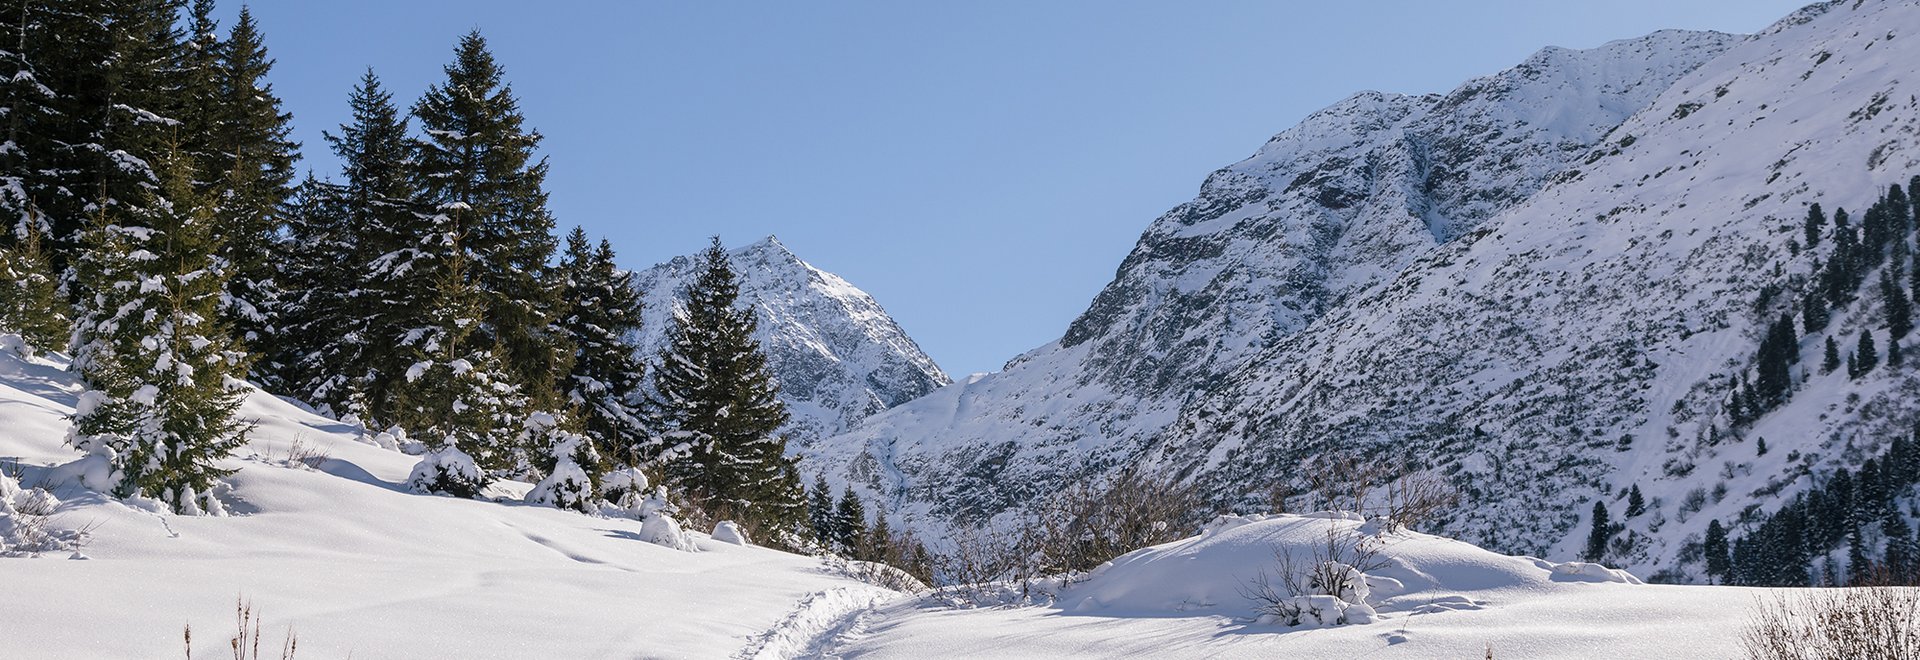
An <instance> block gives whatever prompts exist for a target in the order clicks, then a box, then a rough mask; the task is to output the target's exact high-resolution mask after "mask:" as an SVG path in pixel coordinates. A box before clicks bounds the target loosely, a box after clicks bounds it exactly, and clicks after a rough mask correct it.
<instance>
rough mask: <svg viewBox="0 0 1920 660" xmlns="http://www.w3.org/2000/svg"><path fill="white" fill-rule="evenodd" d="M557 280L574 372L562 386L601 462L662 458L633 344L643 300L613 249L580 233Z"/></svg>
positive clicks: (571, 238) (632, 462)
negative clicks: (561, 291)
mask: <svg viewBox="0 0 1920 660" xmlns="http://www.w3.org/2000/svg"><path fill="white" fill-rule="evenodd" d="M559 274H560V276H561V277H562V284H563V286H564V287H565V290H566V293H565V299H566V301H567V303H568V304H569V309H568V312H567V314H566V316H565V317H563V318H562V319H561V320H560V327H561V328H562V329H563V330H564V331H565V332H566V334H567V337H568V338H569V340H570V343H571V344H572V345H573V347H574V354H573V360H572V362H573V369H572V371H571V373H569V374H568V375H567V377H566V378H565V379H563V380H562V381H561V382H560V383H559V384H558V386H559V387H560V388H561V390H562V391H563V392H565V393H566V396H567V399H568V402H569V403H570V404H571V405H572V406H573V407H574V408H575V409H576V410H578V411H579V415H578V416H579V417H580V419H581V421H582V432H583V433H585V435H586V436H587V437H588V438H589V439H591V440H592V442H593V446H594V449H595V450H596V451H598V452H599V455H600V456H601V457H602V458H603V459H605V460H608V461H612V462H613V463H614V464H617V465H622V466H637V465H639V464H640V463H641V457H643V456H650V455H653V454H656V453H658V451H657V449H655V448H653V447H651V446H650V444H651V437H650V435H649V433H648V432H647V426H648V425H647V424H646V423H645V421H643V419H642V414H643V413H642V411H641V404H642V399H641V390H642V387H643V386H644V385H645V380H644V376H645V369H644V367H643V365H642V364H641V362H640V360H639V358H636V357H635V356H634V347H633V345H632V344H630V343H629V342H628V341H627V337H628V336H630V335H632V334H633V333H634V332H637V331H638V330H639V329H640V293H639V291H638V290H636V289H634V286H633V276H632V274H630V273H627V272H625V271H622V270H620V269H619V267H618V266H617V265H615V264H614V256H613V246H612V244H610V243H608V242H607V241H605V240H602V241H600V245H599V247H598V248H595V247H593V246H592V245H591V244H590V243H588V242H587V234H586V232H585V231H584V230H582V229H580V228H579V227H575V228H574V229H573V233H572V234H569V235H568V236H567V248H566V252H565V253H564V254H563V255H562V257H561V261H560V268H559Z"/></svg>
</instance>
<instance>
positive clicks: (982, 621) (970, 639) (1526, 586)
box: [834, 516, 1767, 659]
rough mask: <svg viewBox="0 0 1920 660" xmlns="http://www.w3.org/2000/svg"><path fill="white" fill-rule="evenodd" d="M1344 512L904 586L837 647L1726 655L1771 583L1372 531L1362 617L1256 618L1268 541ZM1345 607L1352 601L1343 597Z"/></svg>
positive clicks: (1167, 654)
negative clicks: (1007, 598) (943, 585)
mask: <svg viewBox="0 0 1920 660" xmlns="http://www.w3.org/2000/svg"><path fill="white" fill-rule="evenodd" d="M1367 527H1368V526H1367V525H1363V524H1362V523H1360V522H1359V521H1357V520H1349V519H1342V518H1339V517H1337V516H1332V517H1317V516H1274V517H1259V516H1256V517H1248V518H1228V519H1223V520H1220V521H1217V522H1216V523H1215V524H1214V525H1213V526H1211V527H1210V528H1209V529H1208V530H1207V531H1206V532H1204V533H1202V534H1201V535H1200V536H1197V537H1193V538H1189V539H1185V540H1181V541H1176V542H1173V543H1169V544H1166V545H1161V546H1155V547H1153V548H1148V549H1145V550H1140V551H1137V552H1133V553H1130V554H1128V555H1125V556H1122V557H1119V558H1117V559H1115V560H1114V561H1112V562H1111V563H1109V564H1108V565H1106V566H1103V567H1101V568H1099V569H1097V570H1096V571H1094V572H1093V573H1092V574H1091V575H1090V576H1088V578H1087V579H1086V581H1084V582H1079V583H1076V584H1073V585H1071V586H1068V587H1066V588H1064V589H1062V590H1059V591H1058V592H1057V595H1058V597H1057V599H1055V600H1054V601H1053V602H1051V603H1049V604H1046V605H1043V606H1035V607H1017V608H1005V607H995V608H981V609H953V608H947V607H940V606H938V605H935V604H931V603H929V602H927V601H915V600H898V601H894V602H892V603H890V604H887V605H885V606H883V607H881V608H880V609H879V610H878V611H876V612H874V613H873V614H872V615H870V616H869V617H867V618H868V619H869V620H870V621H869V623H868V624H867V627H866V629H865V630H863V631H861V632H860V634H858V635H855V636H852V637H851V638H850V639H848V640H846V641H845V642H844V643H843V644H842V645H840V646H838V647H836V648H835V649H834V650H835V651H836V652H839V653H840V654H842V655H843V656H844V657H859V658H925V657H945V656H951V655H953V651H954V650H955V649H966V653H965V654H966V655H972V656H992V657H1020V658H1087V657H1113V658H1120V657H1152V658H1276V657H1285V658H1356V657H1367V658H1376V657H1378V658H1480V657H1485V655H1484V654H1485V653H1486V652H1487V651H1488V649H1491V650H1492V654H1493V657H1496V658H1582V659H1584V658H1602V657H1604V658H1735V657H1742V654H1741V652H1740V647H1739V646H1738V636H1739V634H1740V633H1741V630H1742V629H1743V627H1744V626H1745V624H1746V621H1745V617H1746V616H1747V608H1748V606H1749V605H1750V604H1751V603H1753V602H1755V600H1756V596H1763V595H1765V594H1766V593H1767V592H1766V591H1765V590H1759V589H1742V588H1733V587H1701V586H1673V585H1645V584H1638V583H1636V582H1635V581H1633V580H1631V578H1630V577H1628V576H1624V575H1621V574H1617V573H1615V572H1611V571H1607V570H1605V569H1600V568H1598V567H1594V566H1593V565H1590V564H1554V563H1550V562H1545V561H1541V560H1538V559H1533V558H1528V557H1509V556H1504V555H1497V554H1494V553H1491V552H1487V551H1485V550H1482V549H1480V548H1476V547H1473V546H1471V545H1468V544H1465V543H1461V542H1458V541H1453V540H1449V539H1442V538H1437V537H1432V536H1427V535H1424V534H1415V533H1407V532H1395V533H1387V534H1382V535H1379V536H1377V537H1370V538H1377V539H1379V540H1380V541H1381V542H1382V543H1383V545H1382V546H1381V548H1382V549H1381V554H1380V556H1381V557H1382V558H1383V559H1384V561H1383V562H1382V565H1381V566H1380V567H1378V568H1374V569H1372V570H1369V571H1367V572H1366V574H1365V575H1366V577H1365V578H1364V579H1363V581H1364V582H1365V583H1366V584H1367V585H1368V586H1369V588H1370V589H1369V591H1370V593H1369V594H1367V595H1366V596H1365V598H1363V599H1360V600H1363V601H1364V604H1365V605H1366V606H1367V608H1366V609H1368V610H1370V611H1371V612H1372V614H1371V615H1370V616H1371V618H1373V619H1374V620H1373V621H1371V622H1369V623H1350V624H1348V625H1336V626H1321V625H1314V624H1307V625H1303V626H1299V627H1291V626H1287V625H1284V624H1282V623H1277V622H1261V621H1259V620H1257V619H1254V617H1252V615H1251V614H1250V612H1252V611H1254V608H1255V607H1256V606H1257V605H1258V603H1256V602H1255V601H1253V600H1251V599H1249V598H1248V596H1247V594H1246V592H1247V590H1248V586H1249V583H1250V581H1251V580H1253V579H1254V578H1255V577H1256V576H1257V575H1259V574H1260V572H1261V571H1273V570H1275V566H1276V561H1275V554H1276V553H1277V552H1288V551H1291V552H1294V553H1296V554H1295V556H1298V557H1306V556H1309V555H1310V554H1311V552H1312V549H1313V548H1314V547H1316V546H1318V545H1322V544H1324V543H1325V541H1326V535H1327V533H1328V532H1329V531H1333V532H1336V533H1349V532H1358V533H1363V534H1372V533H1373V532H1366V531H1365V530H1366V528H1367ZM1348 611H1349V612H1351V611H1352V610H1350V609H1349V610H1348Z"/></svg>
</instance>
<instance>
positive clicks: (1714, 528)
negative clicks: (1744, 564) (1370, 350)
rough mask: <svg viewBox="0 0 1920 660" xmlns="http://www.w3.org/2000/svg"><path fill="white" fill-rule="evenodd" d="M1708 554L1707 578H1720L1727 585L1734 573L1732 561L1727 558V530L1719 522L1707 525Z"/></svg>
mask: <svg viewBox="0 0 1920 660" xmlns="http://www.w3.org/2000/svg"><path fill="white" fill-rule="evenodd" d="M1704 546H1705V550H1706V554H1707V577H1709V578H1714V577H1718V578H1720V581H1721V583H1723V584H1724V583H1726V582H1727V581H1728V580H1727V578H1728V576H1729V574H1730V573H1732V566H1731V564H1732V561H1731V560H1730V559H1729V557H1728V556H1727V528H1725V527H1722V526H1720V521H1719V520H1714V521H1711V522H1708V523H1707V540H1706V542H1705V544H1704Z"/></svg>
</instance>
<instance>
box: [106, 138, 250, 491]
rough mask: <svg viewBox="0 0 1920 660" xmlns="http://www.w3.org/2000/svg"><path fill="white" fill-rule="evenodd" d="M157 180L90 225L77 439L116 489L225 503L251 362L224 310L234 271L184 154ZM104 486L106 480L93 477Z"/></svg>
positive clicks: (171, 159)
mask: <svg viewBox="0 0 1920 660" xmlns="http://www.w3.org/2000/svg"><path fill="white" fill-rule="evenodd" d="M155 166H156V168H157V169H158V173H157V174H158V175H159V177H160V186H159V188H158V189H157V190H155V191H153V192H150V193H148V194H147V195H146V197H145V198H144V199H142V200H141V201H140V203H139V205H137V206H133V207H131V208H130V209H129V210H128V212H126V213H125V215H124V217H123V218H122V217H121V214H120V213H116V212H114V210H113V208H112V207H107V208H105V209H103V211H102V213H101V214H100V215H99V216H98V217H97V219H96V221H95V223H94V225H93V226H92V227H91V228H90V229H89V230H88V231H87V232H86V243H85V245H86V250H85V251H83V252H82V253H81V260H80V268H79V272H80V277H81V278H82V280H83V281H84V283H85V284H86V290H88V291H91V292H92V293H91V295H90V296H88V297H87V298H86V299H83V300H82V301H81V303H80V305H79V306H78V309H79V310H80V312H81V314H80V322H79V324H78V328H77V329H76V331H75V341H74V345H75V347H76V348H75V357H74V365H75V368H76V369H77V370H78V371H79V372H80V376H81V380H82V382H83V383H85V384H86V386H87V391H86V392H85V393H83V394H82V395H81V398H80V404H79V405H77V406H76V409H75V414H74V426H73V429H72V431H71V433H70V436H69V441H70V442H71V443H72V444H73V446H74V447H75V448H77V449H80V450H81V451H83V452H87V453H88V454H90V455H92V456H97V457H102V458H104V459H105V460H106V461H107V462H108V463H109V464H110V465H111V467H112V477H110V478H109V479H108V481H110V482H111V489H112V492H113V494H114V495H116V496H119V497H151V498H155V499H158V500H160V501H162V502H165V503H166V504H167V506H168V507H170V508H171V509H173V510H174V511H177V512H180V513H199V512H202V511H205V512H212V513H218V512H220V511H222V510H223V509H222V507H221V505H220V503H219V501H218V500H216V499H214V498H213V487H214V485H215V481H216V480H217V479H219V478H220V477H221V476H223V475H225V474H226V471H225V470H222V469H220V468H218V467H216V466H215V465H214V462H215V461H216V460H218V459H220V458H222V457H224V456H226V455H227V454H229V453H231V452H232V451H233V450H234V449H236V448H238V447H239V446H240V444H241V443H243V442H244V441H245V432H246V429H247V425H246V424H244V423H242V422H241V421H240V420H238V419H237V418H236V416H235V413H236V412H237V411H238V409H239V407H240V402H241V400H242V397H243V393H242V390H243V388H244V387H245V386H246V384H245V381H244V380H242V377H243V376H244V375H245V373H246V371H245V369H246V363H245V359H244V355H243V354H242V353H241V352H240V351H239V350H238V346H237V345H236V344H235V342H234V341H233V340H232V339H231V338H230V337H229V336H228V334H227V329H226V327H225V326H224V325H223V324H222V323H221V320H220V316H219V313H218V310H219V305H220V294H221V290H222V285H223V284H224V283H225V279H226V274H225V273H223V272H221V271H220V268H219V265H220V262H219V260H218V259H217V258H216V256H215V255H216V254H217V253H218V252H219V244H218V242H217V239H216V237H215V234H214V232H213V225H214V224H216V223H218V222H219V219H218V218H217V217H215V216H214V214H213V209H212V205H211V204H209V203H207V201H206V200H204V199H203V198H201V197H200V196H199V195H198V194H197V193H196V192H195V191H194V189H193V185H192V183H191V180H190V179H189V176H190V175H189V172H190V167H189V165H188V164H187V163H186V162H185V158H184V157H183V156H179V155H171V156H168V157H166V158H164V159H162V160H160V161H158V162H157V163H156V164H155ZM91 485H93V486H95V487H101V486H106V485H108V484H91Z"/></svg>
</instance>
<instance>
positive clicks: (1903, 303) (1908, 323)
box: [1880, 268, 1913, 340]
mask: <svg viewBox="0 0 1920 660" xmlns="http://www.w3.org/2000/svg"><path fill="white" fill-rule="evenodd" d="M1880 272H1881V276H1880V297H1881V299H1882V300H1884V301H1885V306H1884V309H1885V311H1886V315H1887V332H1888V333H1889V334H1891V335H1892V336H1893V339H1895V340H1899V339H1901V338H1903V337H1906V336H1907V333H1908V332H1911V331H1912V330H1913V306H1912V305H1911V304H1910V303H1909V301H1908V300H1907V292H1906V290H1905V289H1902V288H1900V283H1899V280H1897V279H1895V278H1894V276H1893V270H1892V269H1891V268H1889V269H1887V270H1883V271H1880Z"/></svg>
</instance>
